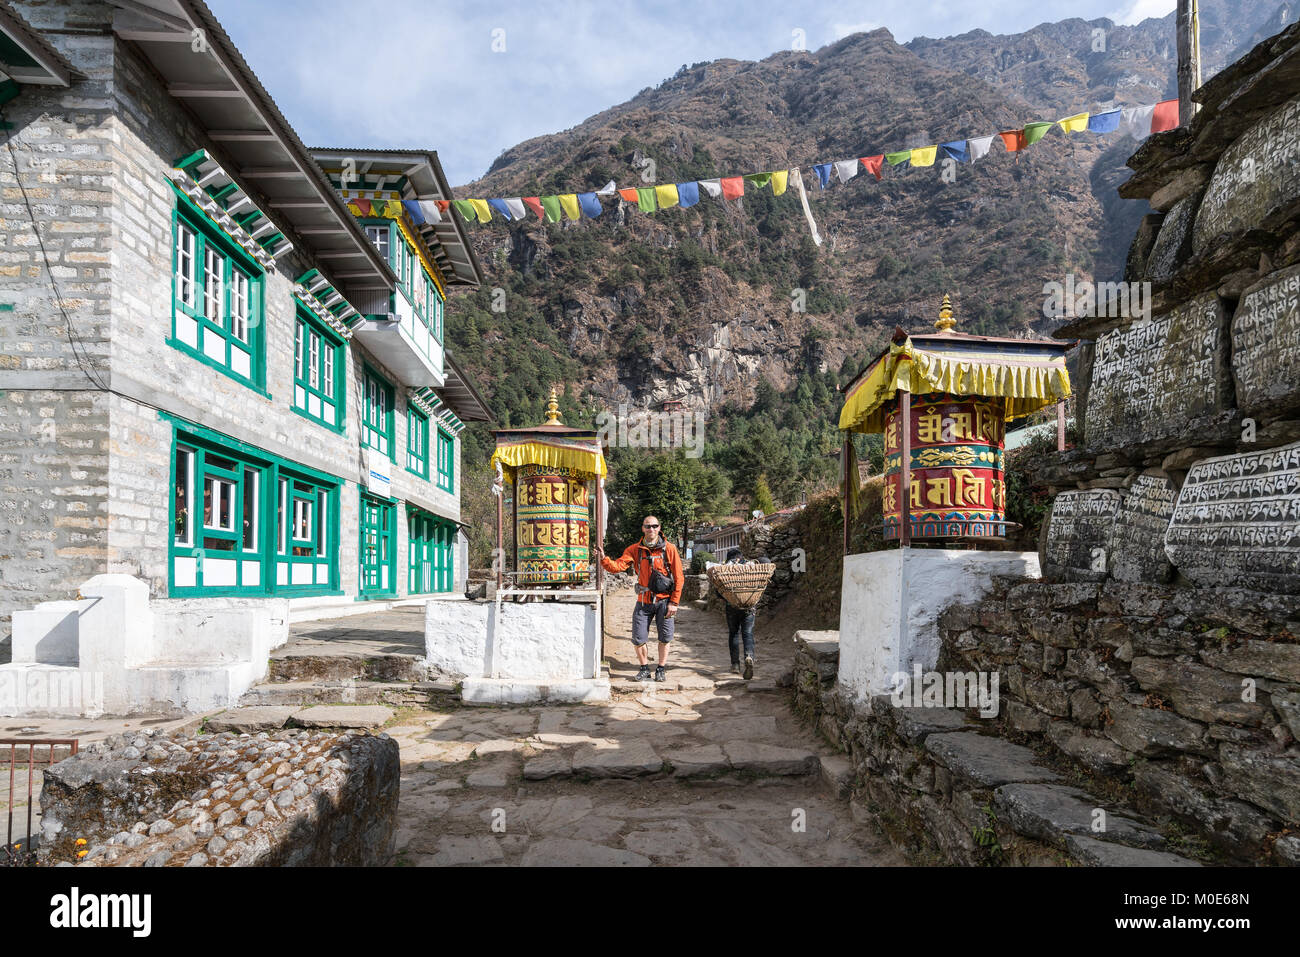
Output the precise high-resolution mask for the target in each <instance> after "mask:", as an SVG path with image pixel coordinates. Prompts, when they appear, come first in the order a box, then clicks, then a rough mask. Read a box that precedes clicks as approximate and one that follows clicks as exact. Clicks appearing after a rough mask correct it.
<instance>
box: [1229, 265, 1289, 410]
mask: <svg viewBox="0 0 1300 957" xmlns="http://www.w3.org/2000/svg"><path fill="white" fill-rule="evenodd" d="M1232 375H1233V378H1234V379H1235V380H1236V384H1237V407H1238V408H1240V409H1241V410H1242V411H1243V412H1245V413H1247V414H1257V413H1260V412H1268V413H1270V414H1272V415H1278V414H1280V413H1283V412H1287V411H1290V410H1292V409H1294V408H1296V407H1297V406H1300V266H1291V267H1289V268H1287V269H1281V270H1279V271H1277V272H1275V273H1272V274H1270V275H1268V276H1265V277H1264V278H1263V279H1262V280H1260V281H1259V282H1257V283H1255V285H1253V286H1251V287H1250V288H1249V289H1247V290H1246V291H1245V292H1244V293H1243V294H1242V297H1241V302H1240V304H1239V305H1238V306H1237V311H1236V312H1235V313H1233V316H1232Z"/></svg>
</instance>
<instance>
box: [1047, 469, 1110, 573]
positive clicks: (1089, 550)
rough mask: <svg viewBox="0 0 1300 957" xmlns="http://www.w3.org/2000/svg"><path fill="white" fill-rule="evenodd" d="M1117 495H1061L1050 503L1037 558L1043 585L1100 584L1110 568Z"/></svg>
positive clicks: (1099, 492) (1104, 491)
mask: <svg viewBox="0 0 1300 957" xmlns="http://www.w3.org/2000/svg"><path fill="white" fill-rule="evenodd" d="M1119 504H1120V496H1119V493H1118V492H1116V491H1113V490H1112V489H1089V490H1086V491H1071V492H1062V493H1061V494H1060V495H1058V496H1056V499H1055V500H1054V501H1053V502H1052V514H1051V517H1050V518H1049V519H1048V527H1047V540H1046V542H1045V543H1044V546H1043V554H1042V555H1041V556H1040V565H1041V568H1042V573H1043V578H1044V580H1046V581H1057V582H1063V581H1066V582H1073V581H1101V580H1103V579H1104V578H1106V576H1107V574H1108V572H1109V569H1110V564H1111V537H1112V532H1113V529H1114V525H1115V514H1116V512H1117V510H1118V509H1119Z"/></svg>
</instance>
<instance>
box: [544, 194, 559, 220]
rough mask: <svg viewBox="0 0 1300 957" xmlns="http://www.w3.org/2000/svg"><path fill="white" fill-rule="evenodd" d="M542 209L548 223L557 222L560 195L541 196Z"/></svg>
mask: <svg viewBox="0 0 1300 957" xmlns="http://www.w3.org/2000/svg"><path fill="white" fill-rule="evenodd" d="M540 199H541V201H542V209H544V210H546V221H547V222H548V223H558V222H559V221H560V197H558V196H542V197H540Z"/></svg>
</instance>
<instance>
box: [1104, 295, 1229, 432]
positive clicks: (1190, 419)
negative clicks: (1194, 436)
mask: <svg viewBox="0 0 1300 957" xmlns="http://www.w3.org/2000/svg"><path fill="white" fill-rule="evenodd" d="M1226 326H1227V316H1226V314H1225V312H1224V310H1223V306H1222V304H1221V303H1220V302H1219V299H1218V297H1217V296H1216V295H1214V293H1208V294H1207V295H1204V296H1201V297H1200V298H1198V299H1194V300H1192V301H1191V302H1189V303H1187V304H1185V305H1183V306H1179V307H1178V308H1177V309H1174V310H1172V311H1170V312H1168V313H1166V314H1165V315H1163V316H1160V317H1159V318H1156V319H1148V320H1141V321H1138V322H1135V323H1133V324H1132V325H1131V326H1129V327H1128V328H1126V329H1118V330H1116V331H1114V332H1108V333H1105V334H1104V335H1102V336H1100V337H1099V338H1098V339H1097V342H1096V351H1095V355H1094V359H1093V367H1092V381H1091V383H1090V384H1089V388H1088V408H1087V411H1086V413H1085V420H1084V432H1085V434H1086V435H1087V437H1088V444H1089V446H1090V447H1092V448H1098V449H1115V450H1120V449H1126V448H1132V447H1135V446H1141V445H1143V444H1145V443H1148V442H1157V441H1159V440H1163V439H1171V438H1176V437H1182V436H1185V435H1187V433H1188V430H1189V429H1190V428H1195V427H1196V426H1197V424H1198V423H1197V420H1198V419H1199V420H1205V421H1208V420H1210V419H1212V418H1215V417H1218V416H1220V415H1221V414H1222V413H1224V412H1226V411H1227V410H1228V409H1229V407H1230V396H1231V392H1232V382H1231V370H1230V368H1229V365H1228V349H1227V335H1226V331H1227V330H1226Z"/></svg>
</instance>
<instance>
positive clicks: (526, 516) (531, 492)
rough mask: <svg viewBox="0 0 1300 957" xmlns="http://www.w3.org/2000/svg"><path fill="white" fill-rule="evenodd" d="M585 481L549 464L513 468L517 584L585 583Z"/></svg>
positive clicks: (584, 476)
mask: <svg viewBox="0 0 1300 957" xmlns="http://www.w3.org/2000/svg"><path fill="white" fill-rule="evenodd" d="M591 478H592V476H590V475H588V474H587V473H585V472H578V471H576V470H574V469H568V468H561V467H555V466H549V465H521V466H519V468H518V469H517V470H516V472H515V495H516V506H515V507H516V523H515V535H516V539H515V540H516V542H517V543H518V548H519V558H518V581H519V582H520V583H521V584H529V585H565V584H571V583H575V582H583V581H586V578H587V571H588V565H589V562H590V558H589V556H588V552H587V547H588V544H589V538H588V533H589V528H588V524H589V523H588V502H589V498H588V495H589V491H588V486H587V483H588V482H589V481H590V480H591Z"/></svg>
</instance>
